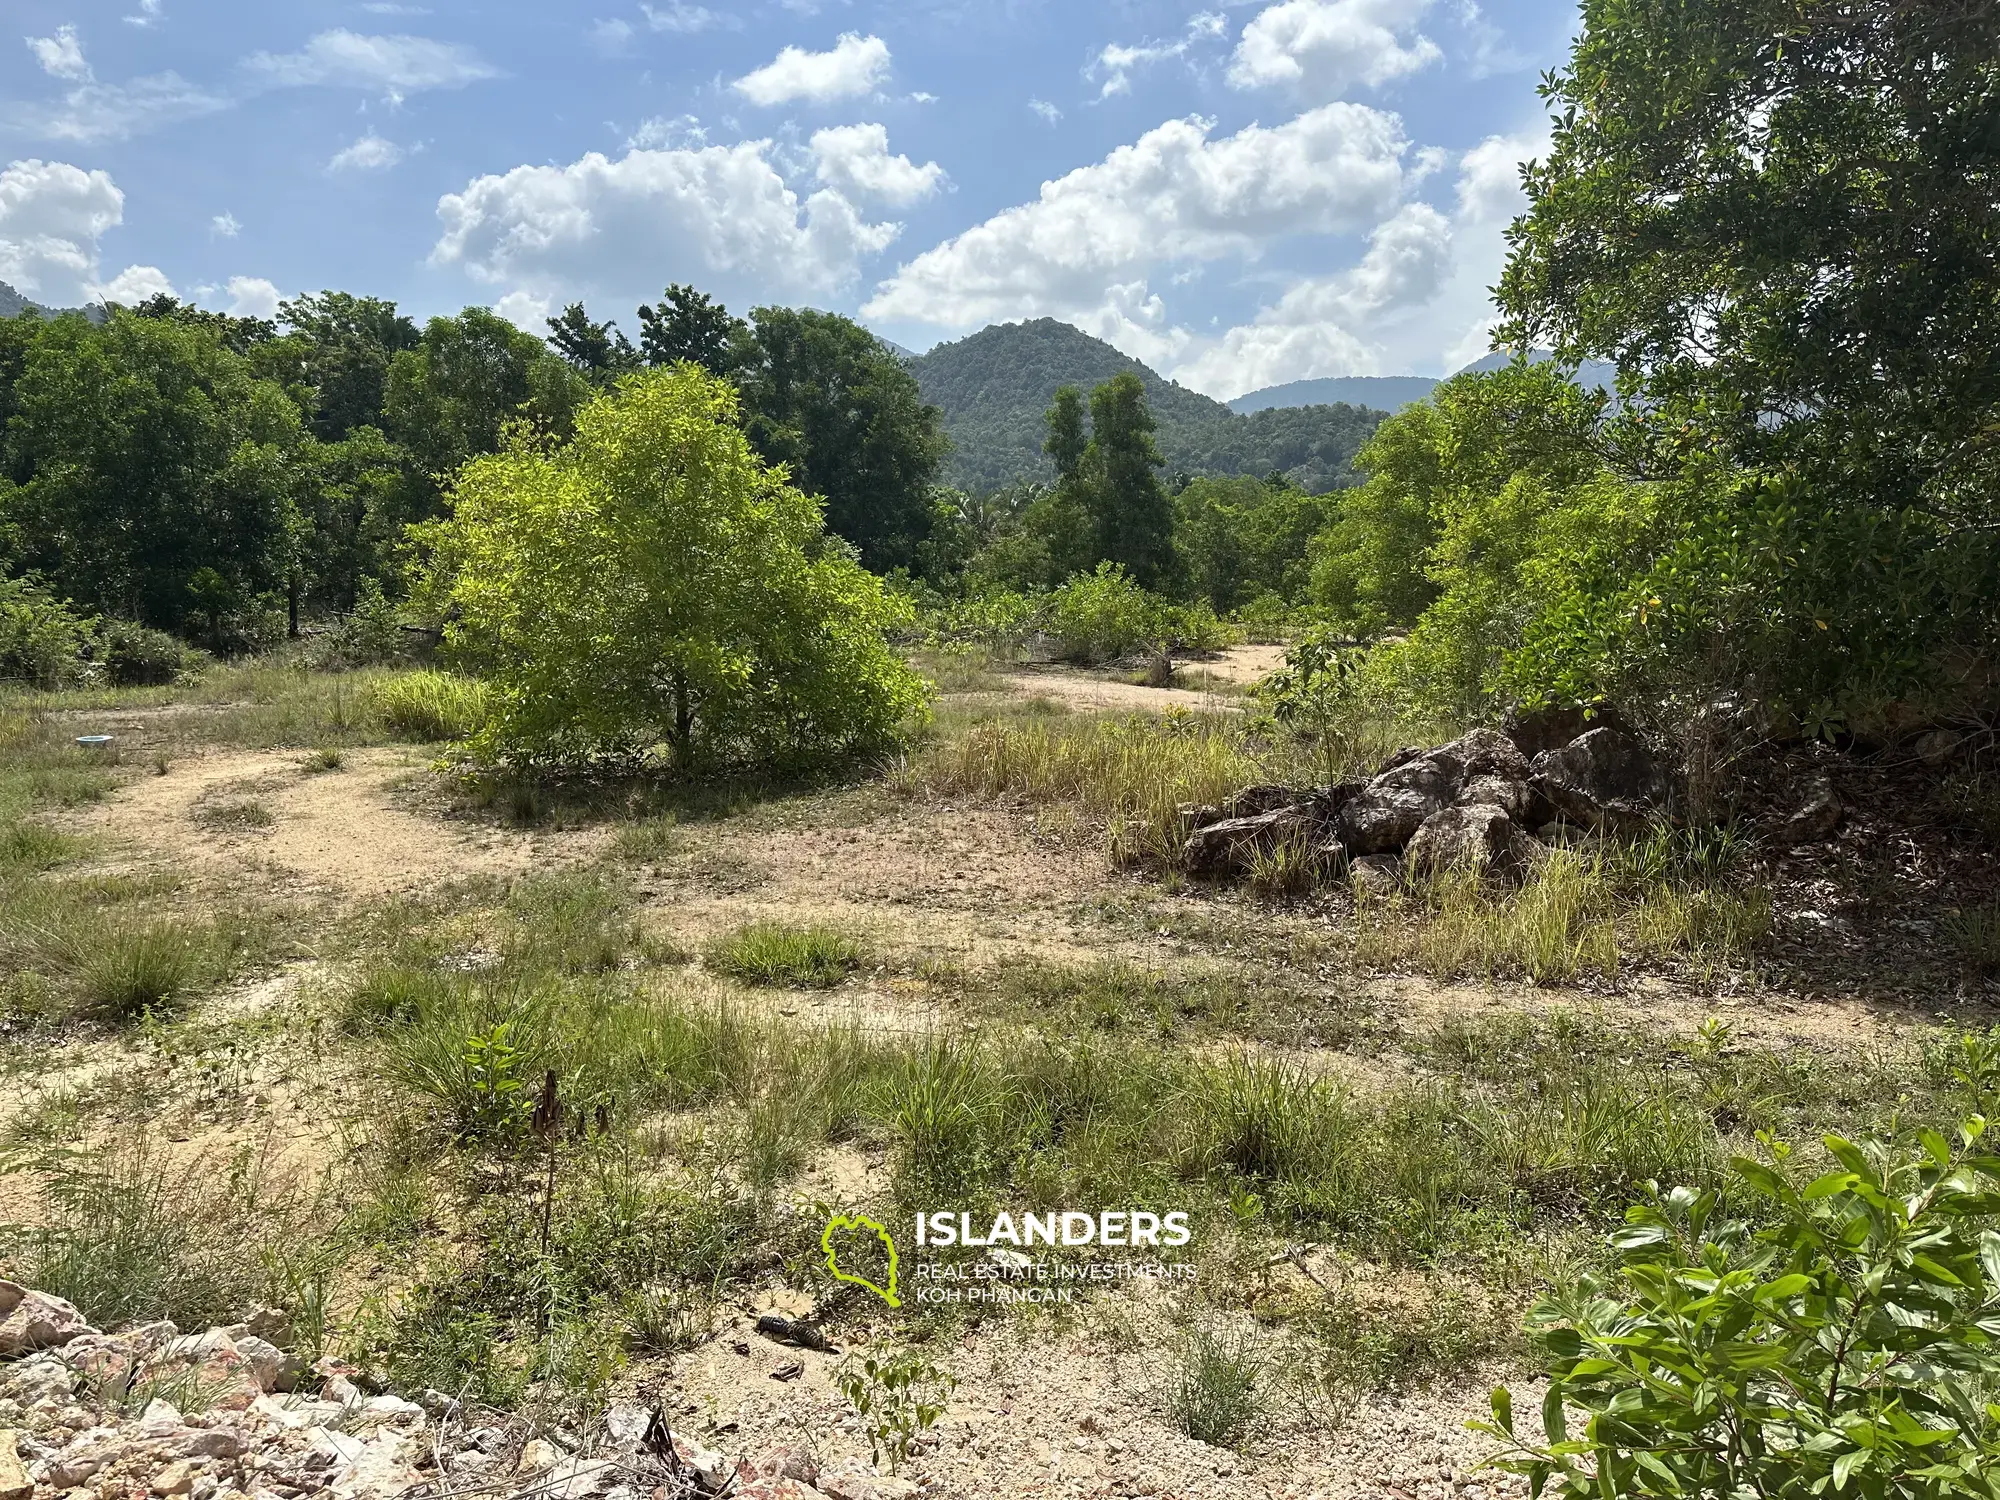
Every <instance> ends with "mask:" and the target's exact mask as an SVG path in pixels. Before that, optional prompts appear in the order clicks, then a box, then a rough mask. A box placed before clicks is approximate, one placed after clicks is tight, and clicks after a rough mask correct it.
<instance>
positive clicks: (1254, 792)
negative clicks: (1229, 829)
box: [1222, 786, 1312, 818]
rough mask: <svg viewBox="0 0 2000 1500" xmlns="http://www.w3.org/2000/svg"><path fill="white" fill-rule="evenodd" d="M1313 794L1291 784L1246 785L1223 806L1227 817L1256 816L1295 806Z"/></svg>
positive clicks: (1224, 814) (1223, 811)
mask: <svg viewBox="0 0 2000 1500" xmlns="http://www.w3.org/2000/svg"><path fill="white" fill-rule="evenodd" d="M1311 796H1312V792H1311V791H1310V790H1300V789H1299V788H1297V787H1289V786H1246V787H1245V788H1243V790H1242V791H1240V792H1238V793H1237V794H1236V795H1235V796H1233V797H1231V798H1230V799H1229V800H1228V801H1227V802H1226V803H1224V804H1223V807H1222V815H1223V816H1224V817H1225V818H1254V817H1257V816H1258V815H1259V814H1261V813H1268V812H1276V811H1278V810H1279V809H1280V808H1284V807H1293V806H1296V805H1297V804H1298V803H1301V802H1304V801H1306V800H1307V799H1308V798H1310V797H1311Z"/></svg>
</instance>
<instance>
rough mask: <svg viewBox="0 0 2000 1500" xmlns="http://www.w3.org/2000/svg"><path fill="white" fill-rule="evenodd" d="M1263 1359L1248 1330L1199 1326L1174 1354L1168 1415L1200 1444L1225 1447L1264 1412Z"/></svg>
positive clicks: (1186, 1336) (1245, 1430)
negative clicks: (1262, 1387)
mask: <svg viewBox="0 0 2000 1500" xmlns="http://www.w3.org/2000/svg"><path fill="white" fill-rule="evenodd" d="M1263 1372H1264V1359H1263V1356H1262V1355H1261V1354H1260V1353H1259V1351H1258V1349H1257V1343H1256V1340H1255V1338H1254V1336H1253V1335H1251V1334H1250V1333H1249V1332H1248V1331H1246V1330H1242V1329H1236V1328H1230V1327H1226V1326H1223V1325H1221V1324H1217V1323H1197V1324H1196V1325H1195V1326H1193V1327H1192V1328H1189V1329H1188V1330H1187V1332H1186V1333H1185V1334H1183V1335H1182V1337H1181V1340H1180V1344H1179V1346H1178V1347H1177V1348H1176V1349H1175V1351H1174V1354H1173V1364H1172V1366H1171V1374H1170V1376H1169V1380H1170V1384H1169V1386H1168V1388H1167V1412H1168V1415H1169V1416H1170V1417H1171V1418H1172V1420H1173V1424H1174V1425H1175V1426H1176V1427H1178V1428H1179V1429H1180V1430H1181V1431H1182V1432H1185V1433H1186V1434H1187V1435H1188V1436H1189V1437H1191V1438H1194V1439H1195V1440H1196V1441H1197V1442H1203V1443H1212V1444H1215V1445H1217V1446H1226V1445H1228V1444H1230V1443H1233V1442H1235V1441H1236V1440H1237V1439H1238V1438H1240V1437H1242V1436H1243V1435H1244V1434H1245V1433H1246V1432H1247V1431H1248V1430H1249V1428H1250V1426H1251V1424H1252V1423H1253V1422H1254V1421H1255V1420H1256V1419H1257V1417H1258V1415H1259V1414H1260V1413H1261V1411H1262V1410H1263V1400H1262V1389H1261V1377H1262V1375H1263Z"/></svg>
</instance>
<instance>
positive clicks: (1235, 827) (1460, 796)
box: [1181, 718, 1670, 884]
mask: <svg viewBox="0 0 2000 1500" xmlns="http://www.w3.org/2000/svg"><path fill="white" fill-rule="evenodd" d="M1572 728H1573V729H1574V731H1575V732H1574V733H1569V734H1567V735H1566V736H1565V735H1564V734H1563V733H1562V732H1561V731H1567V730H1570V729H1572ZM1531 752H1532V758H1531ZM1669 790H1670V788H1669V778H1668V776H1667V773H1666V770H1665V768H1664V767H1663V766H1662V765H1661V764H1660V762H1659V760H1658V758H1657V757H1656V756H1655V755H1654V754H1653V753H1652V751H1651V750H1650V749H1648V748H1647V746H1646V744H1645V742H1644V741H1643V740H1641V739H1640V738H1639V737H1638V736H1637V735H1636V734H1634V733H1632V732H1631V731H1630V730H1629V729H1627V728H1625V727H1624V726H1623V725H1622V724H1621V723H1619V722H1616V721H1615V720H1614V721H1612V722H1603V723H1599V724H1597V725H1596V727H1584V725H1583V722H1582V721H1581V720H1580V719H1579V720H1578V721H1577V723H1576V724H1574V725H1570V724H1563V725H1561V726H1560V730H1556V729H1553V728H1552V721H1551V720H1550V719H1544V718H1537V719H1532V720H1516V721H1514V722H1513V723H1511V724H1510V725H1509V728H1508V730H1507V731H1502V730H1499V729H1475V730H1473V731H1472V732H1471V733H1469V734H1466V735H1463V736H1461V737H1460V738H1458V739H1455V740H1453V741H1452V742H1451V743H1450V744H1448V745H1440V746H1438V747H1437V748H1436V749H1434V750H1425V749H1421V748H1411V749H1407V750H1400V751H1398V752H1397V753H1396V754H1395V755H1393V756H1392V757H1390V759H1389V762H1388V764H1387V765H1385V766H1384V767H1383V768H1382V770H1381V772H1380V773H1379V774H1378V775H1377V776H1376V777H1375V779H1374V780H1372V781H1369V782H1365V783H1363V782H1345V783H1342V784H1340V785H1338V786H1330V787H1319V788H1314V789H1311V790H1294V789H1292V788H1289V787H1270V786H1259V787H1251V788H1249V789H1248V790H1247V791H1245V792H1242V793H1240V794H1238V795H1237V796H1236V797H1235V798H1233V799H1232V800H1231V802H1230V803H1229V805H1228V806H1226V807H1207V806H1189V807H1184V808H1182V809H1181V812H1182V815H1183V817H1184V818H1185V819H1186V820H1187V822H1188V825H1189V827H1190V828H1191V829H1192V832H1191V834H1190V836H1189V838H1188V840H1187V844H1186V846H1185V849H1184V851H1183V861H1184V863H1185V865H1186V867H1187V869H1188V871H1189V872H1190V873H1192V874H1196V875H1205V876H1209V877H1217V878H1220V877H1226V876H1229V875H1233V874H1241V873H1244V872H1245V871H1247V870H1248V869H1250V868H1251V866H1252V865H1253V864H1254V862H1255V861H1256V860H1257V859H1258V858H1259V857H1260V856H1265V855H1268V854H1269V853H1270V852H1271V851H1273V850H1275V849H1277V848H1278V847H1280V846H1281V845H1286V844H1295V845H1299V846H1302V847H1303V848H1304V849H1306V850H1307V851H1308V852H1309V853H1310V854H1311V855H1312V857H1313V858H1314V859H1315V860H1317V861H1318V862H1320V863H1323V864H1325V865H1328V866H1330V867H1333V868H1337V869H1351V870H1353V871H1354V873H1355V875H1356V878H1357V879H1359V880H1361V881H1363V882H1364V883H1369V884H1386V883H1388V882H1390V881H1392V880H1393V879H1395V878H1399V877H1400V876H1401V875H1402V874H1403V873H1405V872H1407V873H1410V874H1423V873H1429V872H1432V871H1437V870H1443V869H1449V868H1455V867H1470V868H1472V869H1475V870H1478V871H1480V872H1481V873H1484V874H1492V875H1497V876H1503V877H1508V876H1514V877H1517V876H1519V875H1521V874H1522V873H1524V872H1525V871H1526V870H1527V868H1528V867H1529V865H1530V864H1531V863H1532V862H1533V859H1534V856H1535V852H1536V850H1537V849H1538V848H1539V847H1540V845H1541V844H1542V843H1545V842H1555V841H1557V840H1560V839H1561V838H1562V837H1563V836H1564V830H1565V829H1566V828H1581V829H1585V830H1590V831H1593V832H1607V833H1615V832H1630V831H1632V830H1633V829H1635V828H1638V827H1642V826H1643V825H1644V824H1645V823H1646V822H1647V821H1648V820H1649V819H1651V818H1653V817H1654V816H1656V815H1657V814H1659V813H1660V812H1661V811H1662V810H1663V809H1664V808H1665V807H1666V806H1667V803H1668V800H1669Z"/></svg>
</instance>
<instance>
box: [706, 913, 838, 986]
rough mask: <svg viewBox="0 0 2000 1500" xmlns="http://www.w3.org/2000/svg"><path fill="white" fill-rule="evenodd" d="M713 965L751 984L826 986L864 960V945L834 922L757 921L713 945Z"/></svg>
mask: <svg viewBox="0 0 2000 1500" xmlns="http://www.w3.org/2000/svg"><path fill="white" fill-rule="evenodd" d="M708 964H709V967H710V968H712V969H715V970H716V971H718V972H719V973H723V974H728V975H731V976H733V977H735V978H737V979H740V980H742V981H743V982H744V983H745V984H761V985H778V986H787V985H788V986H791V987H792V988H795V989H809V990H823V989H829V988H831V987H832V986H834V985H836V984H839V983H840V981H841V980H843V979H845V978H846V977H847V976H848V975H849V974H851V973H853V972H854V970H855V969H857V968H859V967H860V965H861V945H860V944H859V943H857V942H856V941H855V940H854V939H852V938H850V937H848V936H847V934H845V933H843V932H840V931H837V930H836V929H834V928H831V927H793V926H789V925H787V924H785V923H783V922H752V923H750V924H749V925H748V926H745V927H739V928H737V929H736V931H734V932H732V933H730V934H729V935H728V936H727V937H724V938H722V939H721V940H720V941H718V942H716V943H715V944H714V945H713V946H711V947H710V948H709V950H708Z"/></svg>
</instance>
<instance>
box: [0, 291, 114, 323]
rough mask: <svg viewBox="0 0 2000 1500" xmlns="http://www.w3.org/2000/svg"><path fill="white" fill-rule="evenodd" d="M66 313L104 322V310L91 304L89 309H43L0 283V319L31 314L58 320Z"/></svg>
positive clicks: (40, 305)
mask: <svg viewBox="0 0 2000 1500" xmlns="http://www.w3.org/2000/svg"><path fill="white" fill-rule="evenodd" d="M66 312H81V313H82V314H83V315H84V316H85V317H87V318H89V319H90V321H91V322H93V323H101V322H103V321H104V316H105V313H104V308H103V307H102V305H100V304H97V303H93V304H91V305H90V306H89V307H83V308H71V307H44V306H43V305H42V304H41V303H39V302H31V301H29V300H28V299H27V298H26V297H24V296H22V295H21V294H20V293H19V292H17V291H15V290H14V288H12V287H11V286H9V285H8V284H7V283H6V282H4V281H0V318H18V317H20V316H21V314H22V313H33V314H35V316H37V317H41V318H58V317H61V316H62V315H63V314H64V313H66Z"/></svg>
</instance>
